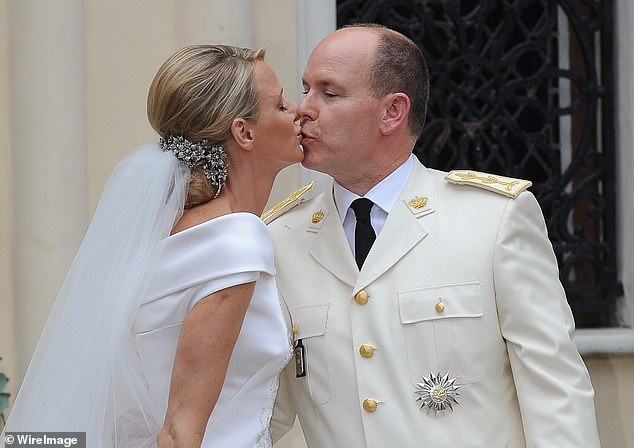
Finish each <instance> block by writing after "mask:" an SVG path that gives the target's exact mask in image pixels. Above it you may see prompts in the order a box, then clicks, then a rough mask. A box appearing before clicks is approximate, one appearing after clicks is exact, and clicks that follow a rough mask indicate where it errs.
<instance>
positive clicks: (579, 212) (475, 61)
mask: <svg viewBox="0 0 634 448" xmlns="http://www.w3.org/2000/svg"><path fill="white" fill-rule="evenodd" d="M337 21H338V26H343V25H345V24H350V23H360V22H375V23H381V24H383V25H386V26H388V27H390V28H392V29H395V30H398V31H400V32H402V33H403V34H405V35H407V36H409V37H410V38H412V40H414V41H415V42H416V43H418V44H419V45H420V47H421V49H422V50H423V53H424V54H425V57H426V58H427V62H428V64H429V69H430V81H431V98H430V104H429V108H428V115H427V124H426V126H425V129H424V131H423V134H422V136H421V138H420V139H419V141H418V143H417V145H416V148H415V151H414V152H415V154H416V155H417V156H418V157H419V159H421V161H422V162H423V163H424V164H426V165H427V166H430V167H434V168H439V169H445V170H448V169H455V168H460V169H467V168H468V169H475V170H480V171H486V172H492V173H499V174H506V175H509V176H513V177H521V178H527V179H531V180H532V181H533V187H532V188H531V191H532V192H533V193H534V194H535V196H536V197H537V199H538V200H539V202H540V204H541V206H542V208H543V210H544V215H545V217H546V222H547V226H548V231H549V235H550V238H551V241H552V243H553V246H554V249H555V253H556V254H557V257H558V260H559V266H560V277H561V281H562V283H563V285H564V288H565V289H566V293H567V296H568V301H569V302H570V305H571V307H572V309H573V311H574V312H575V317H576V319H577V326H579V327H592V326H607V325H615V324H617V322H615V313H614V311H615V309H616V302H617V298H619V297H620V296H622V295H623V291H622V286H621V284H620V283H619V281H618V278H617V274H616V231H615V227H616V225H615V220H616V211H615V208H616V203H615V185H616V183H615V151H616V148H615V129H614V126H613V122H614V120H613V116H614V97H613V88H614V80H613V75H612V72H613V70H612V64H613V59H612V57H613V36H612V32H611V29H612V23H613V0H339V1H338V2H337Z"/></svg>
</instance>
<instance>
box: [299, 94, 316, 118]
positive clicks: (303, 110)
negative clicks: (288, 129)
mask: <svg viewBox="0 0 634 448" xmlns="http://www.w3.org/2000/svg"><path fill="white" fill-rule="evenodd" d="M316 115H317V114H316V111H315V108H314V107H313V105H312V99H311V97H310V94H306V95H305V96H304V98H302V100H301V101H300V102H299V104H298V105H297V117H298V118H299V120H300V122H301V123H304V122H305V121H310V120H314V119H315V118H316Z"/></svg>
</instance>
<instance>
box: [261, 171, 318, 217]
mask: <svg viewBox="0 0 634 448" xmlns="http://www.w3.org/2000/svg"><path fill="white" fill-rule="evenodd" d="M313 185H315V181H314V180H312V181H310V183H308V184H306V185H304V186H303V187H301V188H299V189H297V190H296V191H295V192H294V193H293V194H291V195H290V196H289V197H287V198H286V199H284V200H283V201H281V202H279V203H277V204H276V205H274V206H273V207H271V208H270V209H269V210H267V211H265V212H264V213H262V216H260V219H262V221H264V223H265V224H268V223H270V222H271V221H273V220H274V219H275V218H277V217H278V216H280V215H282V214H283V213H284V212H287V211H288V210H290V209H292V208H293V207H295V206H296V205H297V204H299V200H300V199H301V197H302V196H304V194H305V193H306V192H307V191H308V190H310V189H311V188H313Z"/></svg>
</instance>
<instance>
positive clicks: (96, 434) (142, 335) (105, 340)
mask: <svg viewBox="0 0 634 448" xmlns="http://www.w3.org/2000/svg"><path fill="white" fill-rule="evenodd" d="M188 179H189V170H188V169H186V168H184V167H183V165H182V164H181V163H180V162H179V161H178V160H177V159H176V158H175V157H174V155H173V154H172V153H170V152H164V151H163V150H162V149H161V148H160V147H159V145H158V144H156V143H153V144H148V145H144V146H142V147H141V148H139V149H138V150H137V151H134V152H133V153H132V154H130V155H129V156H128V157H126V158H125V159H123V160H122V161H121V162H120V163H119V165H117V167H116V169H115V170H114V172H113V174H112V175H111V177H110V179H109V180H108V183H107V185H106V187H105V188H104V192H103V194H102V196H101V199H100V201H99V205H98V207H97V210H96V211H95V215H94V217H93V220H92V222H91V224H90V227H89V228H88V230H87V232H86V235H85V237H84V240H83V241H82V244H81V247H80V248H79V251H78V253H77V255H76V257H75V260H74V261H73V264H72V266H71V268H70V270H69V272H68V274H67V277H66V279H65V281H64V284H63V286H62V288H61V290H60V292H59V294H58V296H57V299H56V300H55V303H54V305H53V308H52V310H51V313H50V316H49V319H48V321H47V323H46V326H45V328H44V330H43V332H42V336H41V337H40V340H39V342H38V345H37V347H36V350H35V352H34V354H33V357H32V359H31V363H30V365H29V368H28V370H27V373H26V375H25V378H24V381H23V382H22V386H21V389H20V391H19V392H18V394H17V397H16V400H15V403H14V404H13V406H12V408H11V411H10V414H9V417H8V421H7V424H6V426H5V428H4V431H6V432H18V431H23V432H25V431H28V432H35V431H40V432H86V446H87V447H89V448H111V447H117V448H151V447H156V435H157V433H158V431H159V429H160V428H161V425H162V423H163V420H164V418H165V411H166V403H167V397H168V388H169V380H170V376H171V370H172V363H173V360H174V354H175V349H176V344H177V341H178V336H179V330H180V325H181V322H182V321H183V319H184V317H185V315H186V314H187V313H188V312H189V310H190V309H191V307H192V306H193V305H194V304H195V303H196V301H197V300H199V299H201V298H202V297H205V296H207V295H209V294H211V293H213V292H215V291H218V290H220V289H223V288H226V287H229V286H232V285H237V284H241V283H246V282H252V281H256V287H255V292H254V295H253V297H252V300H251V303H250V306H249V308H248V311H247V313H246V317H245V319H244V326H243V328H242V331H241V333H240V336H239V338H238V341H237V344H236V346H235V349H234V352H233V355H232V357H231V360H230V364H229V369H228V372H227V377H226V380H225V384H224V385H223V390H222V392H221V394H220V398H219V400H218V402H217V404H216V407H215V409H214V411H213V413H212V415H211V418H210V419H209V423H208V426H207V432H206V435H205V438H204V442H203V446H204V447H223V448H225V447H235V448H240V447H245V448H247V447H248V448H253V447H254V446H258V447H270V446H271V443H270V438H269V433H268V423H269V418H270V415H271V411H272V407H273V401H274V398H275V395H276V392H277V385H278V383H277V381H278V380H277V379H278V374H279V372H280V370H281V368H282V366H283V365H284V364H285V363H286V362H287V360H288V359H289V358H290V350H291V348H290V338H289V335H288V332H287V330H286V328H287V327H286V325H285V322H284V320H283V317H282V313H281V309H280V303H279V300H278V293H277V289H276V285H275V280H274V278H273V274H274V273H275V271H274V265H273V244H272V240H271V236H270V234H269V233H268V230H267V228H266V226H265V224H264V223H263V222H262V221H261V220H260V219H259V218H258V217H256V216H255V215H252V214H248V213H236V214H232V215H226V216H223V217H220V218H217V219H214V220H211V221H208V222H205V223H203V224H200V225H198V226H195V227H192V228H190V229H187V230H185V231H183V232H180V233H177V234H175V235H173V236H170V231H171V229H172V228H173V226H174V224H175V223H176V222H177V220H178V219H179V218H180V216H181V215H182V211H183V204H184V198H185V194H186V191H187V185H188ZM34 276H35V277H34V281H36V280H37V277H36V276H37V273H34ZM4 447H5V438H4V432H3V433H2V434H0V448H4Z"/></svg>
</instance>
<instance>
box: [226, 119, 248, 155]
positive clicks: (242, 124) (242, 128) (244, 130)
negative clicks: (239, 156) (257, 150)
mask: <svg viewBox="0 0 634 448" xmlns="http://www.w3.org/2000/svg"><path fill="white" fill-rule="evenodd" d="M231 135H233V138H234V140H235V141H236V143H237V144H238V146H240V147H241V148H242V149H246V150H251V148H253V129H252V128H251V124H250V123H249V122H248V121H247V120H245V119H244V118H235V119H234V120H233V122H232V123H231Z"/></svg>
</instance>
